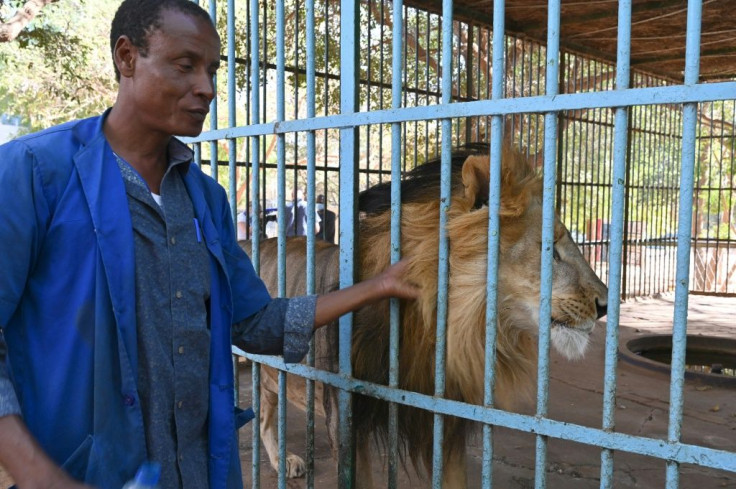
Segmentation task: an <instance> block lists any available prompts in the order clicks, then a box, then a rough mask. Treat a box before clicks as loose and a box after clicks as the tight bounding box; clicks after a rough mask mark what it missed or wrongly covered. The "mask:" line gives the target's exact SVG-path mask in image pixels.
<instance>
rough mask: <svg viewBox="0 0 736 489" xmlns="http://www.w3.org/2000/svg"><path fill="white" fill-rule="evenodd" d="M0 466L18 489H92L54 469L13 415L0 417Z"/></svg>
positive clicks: (55, 467) (20, 421)
mask: <svg viewBox="0 0 736 489" xmlns="http://www.w3.org/2000/svg"><path fill="white" fill-rule="evenodd" d="M0 465H2V466H3V467H4V468H5V469H6V470H7V471H8V473H9V474H10V476H11V477H12V478H13V480H14V481H15V484H16V486H17V487H18V489H93V488H92V487H91V486H88V485H85V484H82V483H79V482H76V481H74V480H73V479H72V478H71V477H69V476H68V475H67V473H66V472H64V471H63V470H62V469H61V467H59V466H58V465H56V464H55V463H54V461H53V460H51V459H50V458H49V456H48V455H46V453H45V452H44V451H43V449H42V448H41V446H40V445H39V444H38V442H37V441H36V439H35V438H33V435H31V433H30V432H29V431H28V428H27V427H26V425H25V424H24V423H23V421H22V420H21V418H20V417H19V416H16V415H10V416H3V417H0Z"/></svg>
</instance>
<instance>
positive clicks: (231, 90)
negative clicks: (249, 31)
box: [227, 0, 238, 230]
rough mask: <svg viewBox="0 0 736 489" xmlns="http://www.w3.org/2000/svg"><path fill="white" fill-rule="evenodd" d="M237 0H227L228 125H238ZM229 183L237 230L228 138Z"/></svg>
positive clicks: (233, 153)
mask: <svg viewBox="0 0 736 489" xmlns="http://www.w3.org/2000/svg"><path fill="white" fill-rule="evenodd" d="M235 100H236V99H235V0H227V116H228V117H227V125H228V126H229V127H235V126H237V125H238V124H237V117H236V107H235ZM227 146H228V160H227V161H228V174H229V177H228V184H229V189H228V190H229V194H230V210H231V211H232V219H233V226H235V229H236V230H237V226H238V224H237V216H238V187H237V184H238V179H237V167H236V163H237V158H238V149H237V142H236V141H235V139H228V141H227Z"/></svg>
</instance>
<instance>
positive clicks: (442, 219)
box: [432, 0, 453, 489]
mask: <svg viewBox="0 0 736 489" xmlns="http://www.w3.org/2000/svg"><path fill="white" fill-rule="evenodd" d="M452 25H453V19H452V0H442V105H441V107H442V108H447V107H449V106H451V102H452V47H453V42H452V38H453V32H452ZM441 159H442V163H441V170H440V209H439V211H440V215H439V264H438V267H437V331H436V343H435V370H434V394H435V396H436V397H443V396H444V394H445V356H446V350H447V290H448V278H449V269H450V267H449V257H448V250H449V241H448V238H447V214H448V211H449V210H450V198H451V194H450V179H451V174H450V171H451V161H452V119H443V120H442V149H441ZM444 425H445V423H444V417H443V416H442V415H441V414H435V416H434V438H433V446H432V450H433V451H432V487H433V488H434V489H442V472H443V469H444V467H443V465H442V460H443V456H442V455H443V453H442V452H443V451H442V445H443V442H444Z"/></svg>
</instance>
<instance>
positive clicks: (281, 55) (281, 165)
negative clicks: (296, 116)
mask: <svg viewBox="0 0 736 489" xmlns="http://www.w3.org/2000/svg"><path fill="white" fill-rule="evenodd" d="M284 32H285V29H284V0H276V121H277V122H280V121H283V120H284V119H285V118H286V116H285V114H286V104H285V101H284V100H285V83H286V77H285V47H284V43H285V36H284ZM285 139H286V138H285V135H284V134H277V135H276V158H277V167H278V170H277V171H278V201H279V202H278V207H279V214H278V222H279V237H278V246H277V248H278V265H277V267H278V275H279V279H278V295H279V297H285V296H286V232H285V230H286V219H285V218H284V211H285V210H286V209H285V199H286V141H285ZM294 193H296V188H294ZM293 201H294V202H293V203H292V205H294V206H296V199H295V198H294V199H293ZM292 212H293V213H294V217H295V218H296V208H295V207H294V208H293V209H292ZM294 225H295V226H296V223H295V224H294ZM278 389H279V399H278V440H279V471H278V472H279V474H278V487H279V489H286V373H285V372H283V371H279V374H278Z"/></svg>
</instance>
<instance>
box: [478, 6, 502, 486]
mask: <svg viewBox="0 0 736 489" xmlns="http://www.w3.org/2000/svg"><path fill="white" fill-rule="evenodd" d="M505 13H506V7H505V2H504V1H503V0H495V1H494V2H493V50H492V52H491V56H492V59H493V61H492V69H493V72H492V75H491V98H492V99H493V100H498V99H501V98H503V97H504V81H505V78H506V65H505V62H504V60H505V56H504V55H505V51H506V45H505V42H504V33H505V29H506V26H505V22H504V18H505ZM502 154H503V116H502V115H494V116H492V117H491V154H490V157H489V165H490V167H489V185H488V250H487V267H488V268H487V272H486V273H487V279H486V324H485V328H486V344H485V365H484V369H485V377H484V380H483V405H484V406H489V407H492V406H493V405H494V402H495V398H494V392H493V391H494V388H495V385H496V333H497V328H498V250H499V243H500V239H501V233H500V226H501V224H500V211H501V163H502V162H501V158H502ZM482 436H483V456H482V472H481V484H482V487H484V488H490V487H492V486H493V426H492V425H488V424H484V425H483V434H482Z"/></svg>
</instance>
